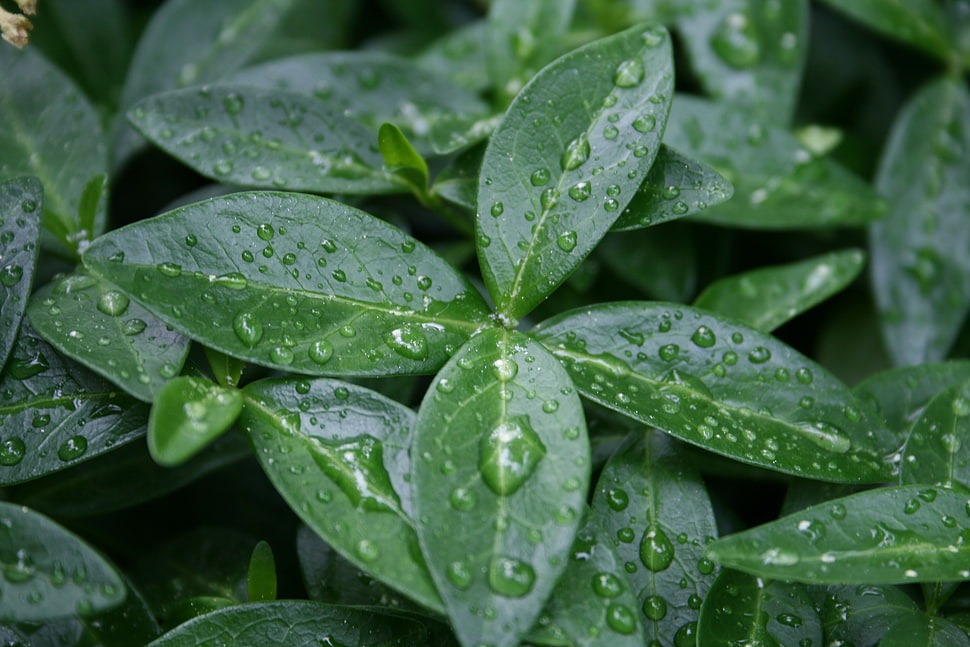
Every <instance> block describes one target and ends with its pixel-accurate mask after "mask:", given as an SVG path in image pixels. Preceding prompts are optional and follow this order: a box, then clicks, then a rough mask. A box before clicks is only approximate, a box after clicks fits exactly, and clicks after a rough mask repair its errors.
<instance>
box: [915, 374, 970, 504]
mask: <svg viewBox="0 0 970 647" xmlns="http://www.w3.org/2000/svg"><path fill="white" fill-rule="evenodd" d="M967 446H970V382H964V383H963V384H959V385H957V386H951V387H950V388H948V389H945V390H944V391H941V392H940V393H939V394H938V395H937V396H936V397H934V398H933V399H932V400H930V402H929V403H928V404H927V405H926V408H925V409H923V411H922V413H921V414H920V417H919V419H918V420H917V421H916V422H915V424H913V428H912V431H911V432H910V434H909V437H908V438H907V439H906V445H904V446H903V451H902V458H901V460H900V463H899V483H900V485H910V484H914V485H915V484H933V485H940V486H943V487H947V488H955V489H957V490H960V491H964V492H970V457H968V455H967V450H966V447H967Z"/></svg>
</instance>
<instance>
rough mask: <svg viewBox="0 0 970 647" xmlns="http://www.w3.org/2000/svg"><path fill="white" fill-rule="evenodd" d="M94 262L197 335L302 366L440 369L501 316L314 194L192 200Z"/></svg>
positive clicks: (416, 253) (432, 259) (264, 361)
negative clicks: (491, 316)
mask: <svg viewBox="0 0 970 647" xmlns="http://www.w3.org/2000/svg"><path fill="white" fill-rule="evenodd" d="M84 259H85V263H86V264H87V265H88V267H89V268H90V269H91V271H92V272H93V273H95V274H96V275H99V276H102V277H104V278H105V279H107V280H109V281H111V282H112V283H114V284H115V285H118V286H119V287H120V288H121V289H122V290H123V291H124V292H125V294H127V295H128V296H130V297H131V298H132V299H133V300H136V301H138V302H140V303H142V304H144V305H145V307H146V308H148V309H149V310H150V311H151V312H153V313H154V314H155V316H156V317H158V318H159V319H161V320H162V321H164V322H165V323H167V324H168V325H170V326H172V327H173V328H176V329H177V330H180V331H182V332H183V333H185V334H186V335H188V336H189V337H192V338H194V339H197V340H199V341H201V342H202V343H204V344H205V345H206V346H211V347H213V348H215V349H217V350H219V351H221V352H224V353H226V354H229V355H232V356H234V357H238V358H241V359H245V360H247V361H250V362H252V363H255V364H260V365H263V366H270V367H274V368H279V369H282V370H288V371H294V372H299V373H308V374H316V375H320V374H329V375H360V376H366V375H381V376H389V375H403V374H419V373H428V372H431V371H434V370H435V369H437V368H438V367H439V366H441V365H442V364H443V363H444V362H445V360H446V359H447V357H448V355H449V353H450V352H453V351H454V349H455V348H456V347H457V346H458V345H460V344H461V343H462V342H463V341H464V340H465V339H467V338H468V337H469V336H470V335H471V334H472V333H474V332H475V331H476V330H478V329H480V328H482V327H483V326H488V325H491V324H490V319H489V314H488V308H487V306H486V305H485V303H484V301H483V300H482V298H481V296H480V295H479V293H478V291H477V290H476V289H475V288H474V287H473V286H472V285H471V283H469V282H468V280H467V279H466V278H465V277H464V276H462V275H461V274H460V273H459V272H458V271H457V270H456V269H454V268H453V267H452V266H451V265H449V264H448V263H447V262H445V261H444V260H443V259H441V258H440V257H439V256H438V255H437V254H435V253H434V252H433V251H431V250H430V249H429V248H428V247H426V246H425V245H423V244H421V243H420V242H418V241H417V240H415V239H414V238H412V237H410V236H408V235H406V234H404V233H403V232H401V231H400V230H399V229H397V228H395V227H392V226H391V225H389V224H387V223H385V222H384V221H382V220H379V219H377V218H374V217H373V216H370V215H368V214H366V213H364V212H362V211H358V210H357V209H354V208H352V207H348V206H347V205H344V204H341V203H339V202H335V201H333V200H328V199H326V198H320V197H316V196H311V195H305V194H297V193H272V192H252V193H237V194H233V195H229V196H224V197H220V198H214V199H212V200H206V201H204V202H199V203H196V204H192V205H188V206H186V207H182V208H179V209H176V210H174V211H170V212H168V213H167V214H163V215H161V216H157V217H155V218H152V219H150V220H144V221H141V222H138V223H135V224H133V225H129V226H128V227H125V228H122V229H119V230H115V231H113V232H111V233H110V234H107V235H105V236H102V237H101V238H99V239H98V240H97V241H95V242H94V243H92V244H91V246H90V247H89V248H88V250H87V251H86V253H85V255H84Z"/></svg>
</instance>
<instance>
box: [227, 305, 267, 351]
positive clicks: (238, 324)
mask: <svg viewBox="0 0 970 647" xmlns="http://www.w3.org/2000/svg"><path fill="white" fill-rule="evenodd" d="M232 330H233V332H235V333H236V337H238V338H239V341H241V342H242V343H243V344H245V345H246V346H248V347H249V348H254V347H255V346H256V344H258V343H259V340H260V339H262V337H263V324H261V323H260V322H259V321H258V320H257V319H256V317H255V315H253V313H251V312H241V313H239V314H238V315H236V318H235V319H233V321H232Z"/></svg>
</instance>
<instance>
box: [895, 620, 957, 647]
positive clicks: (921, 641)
mask: <svg viewBox="0 0 970 647" xmlns="http://www.w3.org/2000/svg"><path fill="white" fill-rule="evenodd" d="M879 647H970V636H968V635H967V634H966V632H965V631H964V630H963V629H961V628H960V627H959V626H958V625H956V624H954V623H952V622H950V621H949V620H947V619H945V618H938V617H932V616H927V615H917V614H913V615H910V616H906V617H903V618H900V620H899V621H898V622H896V623H895V624H893V626H892V627H890V629H889V631H887V632H886V635H885V637H884V638H883V639H882V640H881V641H880V642H879Z"/></svg>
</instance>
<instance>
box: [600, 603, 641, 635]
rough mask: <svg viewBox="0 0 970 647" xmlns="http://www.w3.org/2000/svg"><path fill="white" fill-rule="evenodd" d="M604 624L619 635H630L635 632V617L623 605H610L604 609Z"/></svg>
mask: <svg viewBox="0 0 970 647" xmlns="http://www.w3.org/2000/svg"><path fill="white" fill-rule="evenodd" d="M606 624H607V625H609V627H610V629H612V630H613V631H615V632H616V633H619V634H626V635H629V634H632V633H633V632H635V631H636V630H637V621H636V616H635V615H634V614H633V611H632V610H631V609H630V608H629V607H627V606H625V605H623V604H611V605H610V606H608V607H607V608H606Z"/></svg>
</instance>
